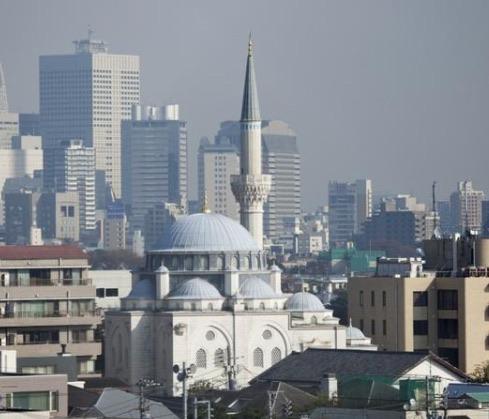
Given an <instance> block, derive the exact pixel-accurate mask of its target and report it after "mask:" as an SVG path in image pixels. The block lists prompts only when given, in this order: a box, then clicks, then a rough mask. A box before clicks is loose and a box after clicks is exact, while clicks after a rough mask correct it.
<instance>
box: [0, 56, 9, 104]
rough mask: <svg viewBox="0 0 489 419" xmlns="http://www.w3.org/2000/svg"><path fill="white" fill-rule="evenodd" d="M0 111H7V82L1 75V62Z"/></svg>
mask: <svg viewBox="0 0 489 419" xmlns="http://www.w3.org/2000/svg"><path fill="white" fill-rule="evenodd" d="M0 112H8V101H7V83H6V82H5V76H4V75H3V68H2V63H0Z"/></svg>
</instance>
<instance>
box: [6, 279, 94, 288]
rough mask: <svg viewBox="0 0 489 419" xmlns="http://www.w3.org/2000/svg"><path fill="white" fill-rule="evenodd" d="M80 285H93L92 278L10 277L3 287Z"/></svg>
mask: <svg viewBox="0 0 489 419" xmlns="http://www.w3.org/2000/svg"><path fill="white" fill-rule="evenodd" d="M61 285H63V286H80V285H92V280H91V279H88V278H87V279H60V280H58V279H50V278H29V279H23V280H19V279H10V280H9V281H8V283H5V282H3V283H2V284H1V286H2V287H57V286H61Z"/></svg>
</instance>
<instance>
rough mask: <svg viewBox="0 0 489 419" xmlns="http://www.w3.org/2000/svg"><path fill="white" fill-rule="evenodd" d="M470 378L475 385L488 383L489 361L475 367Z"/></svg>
mask: <svg viewBox="0 0 489 419" xmlns="http://www.w3.org/2000/svg"><path fill="white" fill-rule="evenodd" d="M470 377H471V378H472V381H474V382H476V383H489V361H485V362H483V363H481V364H479V365H477V366H476V367H475V368H474V371H473V372H472V374H470Z"/></svg>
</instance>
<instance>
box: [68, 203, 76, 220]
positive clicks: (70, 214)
mask: <svg viewBox="0 0 489 419" xmlns="http://www.w3.org/2000/svg"><path fill="white" fill-rule="evenodd" d="M74 216H75V207H74V206H72V205H70V206H69V207H68V217H71V218H73V217H74Z"/></svg>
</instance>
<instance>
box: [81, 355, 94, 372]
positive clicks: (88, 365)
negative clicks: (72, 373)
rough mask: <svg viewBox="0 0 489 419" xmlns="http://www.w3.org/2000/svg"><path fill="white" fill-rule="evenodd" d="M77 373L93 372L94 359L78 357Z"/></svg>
mask: <svg viewBox="0 0 489 419" xmlns="http://www.w3.org/2000/svg"><path fill="white" fill-rule="evenodd" d="M77 362H78V374H93V373H94V372H95V361H94V360H93V359H78V360H77Z"/></svg>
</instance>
